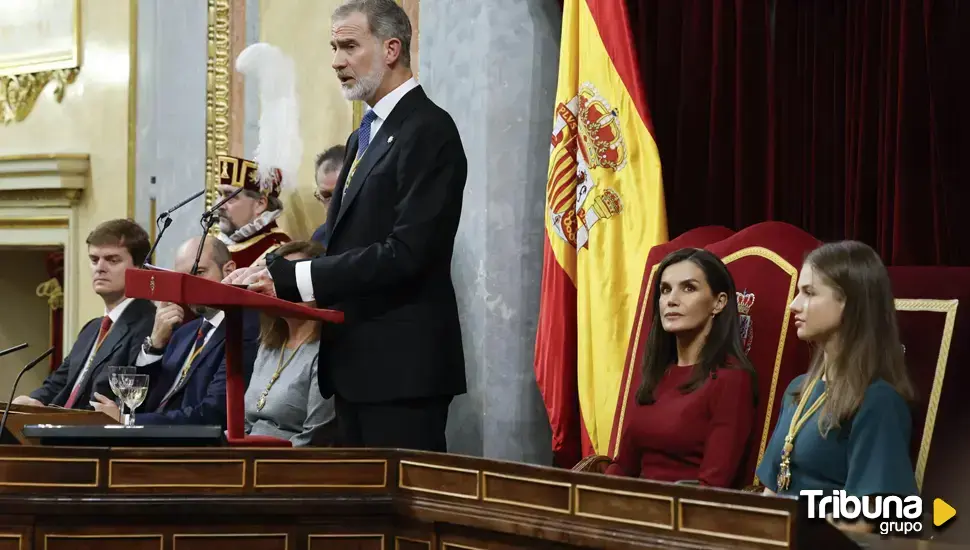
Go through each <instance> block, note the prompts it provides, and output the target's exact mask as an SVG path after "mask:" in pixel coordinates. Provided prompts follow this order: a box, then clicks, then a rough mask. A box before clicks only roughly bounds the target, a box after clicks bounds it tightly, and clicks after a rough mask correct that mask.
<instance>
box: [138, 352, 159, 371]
mask: <svg viewBox="0 0 970 550" xmlns="http://www.w3.org/2000/svg"><path fill="white" fill-rule="evenodd" d="M161 358H162V356H161V355H149V354H147V353H145V350H141V351H140V352H138V359H135V366H136V367H146V366H148V365H151V364H152V363H154V362H155V361H158V360H159V359H161Z"/></svg>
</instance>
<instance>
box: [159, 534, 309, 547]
mask: <svg viewBox="0 0 970 550" xmlns="http://www.w3.org/2000/svg"><path fill="white" fill-rule="evenodd" d="M258 537H264V538H269V537H274V538H279V537H283V548H286V549H287V550H289V548H290V535H289V534H288V533H174V534H172V550H178V540H179V539H180V538H183V539H242V538H258Z"/></svg>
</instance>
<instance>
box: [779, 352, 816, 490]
mask: <svg viewBox="0 0 970 550" xmlns="http://www.w3.org/2000/svg"><path fill="white" fill-rule="evenodd" d="M821 378H822V369H819V374H818V375H816V376H815V377H814V378H812V383H811V384H809V385H808V388H807V390H803V391H802V395H801V397H800V398H799V400H798V406H797V407H796V408H795V414H794V415H792V417H791V424H790V425H789V426H788V435H786V436H785V445H784V446H783V447H782V449H781V465H780V467H779V468H778V480H777V481H778V491H779V492H781V491H787V490H788V487H789V486H790V485H791V453H792V451H793V450H794V449H795V436H797V435H798V431H799V430H801V429H802V426H804V425H805V422H807V421H808V419H809V418H811V417H812V415H813V414H815V412H816V411H818V410H819V408H821V406H822V404H823V403H825V397H826V393H825V392H824V391H823V392H822V395H820V396H819V397H818V399H816V400H815V403H812V406H811V407H809V409H808V411H807V412H805V414H804V415H803V414H802V411H803V410H804V409H805V405H807V404H808V399H809V398H810V397H811V395H812V393H814V392H815V385H816V384H817V383H818V381H819V380H821Z"/></svg>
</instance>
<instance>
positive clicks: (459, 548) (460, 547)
mask: <svg viewBox="0 0 970 550" xmlns="http://www.w3.org/2000/svg"><path fill="white" fill-rule="evenodd" d="M449 548H455V549H456V550H486V549H485V548H478V547H477V546H468V545H465V544H458V543H455V542H447V541H442V542H441V550H448V549H449Z"/></svg>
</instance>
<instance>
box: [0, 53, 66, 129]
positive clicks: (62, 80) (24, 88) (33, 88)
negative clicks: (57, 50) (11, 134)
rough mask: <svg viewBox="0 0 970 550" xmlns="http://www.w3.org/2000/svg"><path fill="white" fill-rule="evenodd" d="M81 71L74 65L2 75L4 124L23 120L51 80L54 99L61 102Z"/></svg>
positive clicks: (0, 90)
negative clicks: (67, 88)
mask: <svg viewBox="0 0 970 550" xmlns="http://www.w3.org/2000/svg"><path fill="white" fill-rule="evenodd" d="M79 71H80V69H78V68H77V67H74V68H73V69H57V70H54V71H42V72H38V73H28V74H19V75H10V76H0V120H3V123H4V124H10V123H11V122H21V121H23V120H24V119H25V118H27V115H29V114H30V111H31V110H32V109H33V108H34V104H35V103H37V98H38V97H40V93H41V92H42V91H44V88H46V87H47V85H48V84H49V83H51V82H53V83H54V99H55V100H56V101H57V102H58V103H60V102H61V101H62V100H63V99H64V89H65V88H66V87H67V85H68V84H71V83H72V82H74V80H75V79H76V78H77V74H78V72H79Z"/></svg>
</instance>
